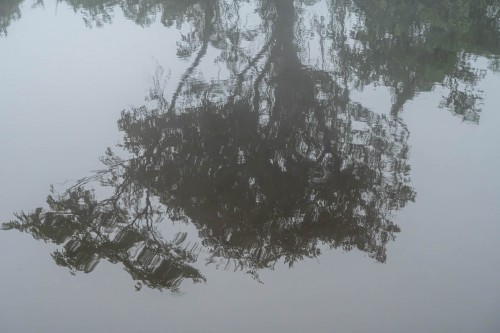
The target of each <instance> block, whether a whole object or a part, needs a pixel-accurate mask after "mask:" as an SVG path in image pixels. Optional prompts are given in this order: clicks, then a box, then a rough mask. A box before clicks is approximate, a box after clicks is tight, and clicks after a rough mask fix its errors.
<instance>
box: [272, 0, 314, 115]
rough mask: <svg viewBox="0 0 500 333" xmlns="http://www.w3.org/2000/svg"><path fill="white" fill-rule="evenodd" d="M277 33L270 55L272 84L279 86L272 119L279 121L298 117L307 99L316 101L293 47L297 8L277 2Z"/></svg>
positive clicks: (275, 28)
mask: <svg viewBox="0 0 500 333" xmlns="http://www.w3.org/2000/svg"><path fill="white" fill-rule="evenodd" d="M274 3H275V8H276V19H275V23H274V30H275V35H276V43H275V46H274V48H273V49H272V51H271V59H272V65H271V67H272V68H271V71H272V80H273V81H274V82H273V83H274V84H275V86H276V90H275V94H274V97H275V105H274V108H273V110H272V114H271V115H270V117H271V119H274V120H276V121H279V118H281V117H282V116H283V114H282V112H283V111H285V110H286V112H287V113H289V115H291V114H293V113H295V112H296V111H297V109H298V108H300V106H301V105H304V104H307V101H306V100H307V99H309V98H311V97H313V96H312V95H311V94H312V93H313V90H312V85H311V82H310V80H309V78H308V77H307V76H306V72H305V71H304V69H303V66H302V63H301V61H300V59H299V56H298V54H297V48H296V47H295V44H294V37H295V34H294V24H295V8H294V4H293V1H289V0H276V1H275V2H274Z"/></svg>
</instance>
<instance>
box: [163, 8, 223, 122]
mask: <svg viewBox="0 0 500 333" xmlns="http://www.w3.org/2000/svg"><path fill="white" fill-rule="evenodd" d="M213 17H214V13H213V8H212V5H211V4H210V2H208V4H207V8H206V9H205V26H204V28H203V44H202V46H201V48H200V50H199V51H198V54H197V55H196V58H195V59H194V61H193V63H192V64H191V66H189V68H188V69H187V70H186V72H185V73H184V74H183V75H182V77H181V79H180V80H179V84H178V85H177V89H175V92H174V94H173V95H172V100H171V102H170V107H169V108H168V112H169V113H170V112H173V111H174V109H175V103H176V102H177V98H178V97H179V94H180V93H181V91H182V88H184V85H185V84H186V81H187V79H188V78H189V76H191V74H192V73H193V72H194V70H195V69H196V67H198V65H199V64H200V62H201V59H202V58H203V57H204V56H205V54H206V53H207V49H208V44H209V42H210V36H211V35H212V32H213V22H212V21H213Z"/></svg>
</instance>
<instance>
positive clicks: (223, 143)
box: [4, 0, 498, 291]
mask: <svg viewBox="0 0 500 333" xmlns="http://www.w3.org/2000/svg"><path fill="white" fill-rule="evenodd" d="M68 2H69V3H71V4H72V5H73V7H74V8H87V7H85V6H90V7H88V8H90V9H91V10H96V12H95V13H93V14H92V15H90V16H89V17H90V21H92V20H93V21H94V22H96V23H99V22H106V20H107V19H106V17H111V16H109V15H108V14H106V13H109V12H108V10H110V9H112V8H114V6H121V7H122V9H123V11H124V12H125V13H126V15H127V17H130V18H134V20H136V22H138V23H140V24H148V22H150V18H151V17H152V16H154V15H156V13H161V20H162V22H163V23H164V24H166V25H169V24H170V25H171V24H173V23H174V22H175V23H176V24H178V25H179V27H180V25H181V24H184V23H186V22H189V27H190V29H188V30H186V29H184V30H181V31H182V37H181V41H180V42H179V43H178V50H177V55H178V56H179V57H184V58H186V59H191V61H192V63H191V65H190V66H188V68H187V70H186V72H185V73H184V75H182V77H181V78H180V80H179V82H177V85H176V86H175V88H173V89H172V94H171V95H172V96H171V97H170V98H168V99H167V98H166V97H165V96H164V91H163V89H162V87H161V85H160V84H159V82H160V79H159V78H158V77H157V80H156V81H155V84H154V86H153V87H152V89H151V94H150V97H151V100H152V101H153V102H156V105H155V106H154V107H151V106H149V107H148V106H142V107H137V108H131V109H130V110H126V111H124V112H123V113H122V116H121V118H120V120H119V121H118V126H119V128H120V130H121V131H123V133H124V140H123V143H122V148H123V149H124V150H125V151H126V152H128V153H129V154H130V158H127V159H122V158H120V157H119V155H118V154H116V153H114V152H113V151H111V150H108V152H107V153H106V155H105V156H104V157H103V162H104V164H105V166H106V167H105V169H103V170H102V171H99V172H97V173H96V174H95V175H93V176H92V177H88V178H85V179H82V180H81V181H80V182H78V183H77V184H76V185H75V186H73V187H71V188H69V189H67V191H66V192H65V193H63V194H62V195H56V194H52V195H51V196H49V198H48V209H46V210H42V209H37V210H35V211H34V212H33V213H30V214H25V213H21V214H18V215H17V220H15V221H12V222H10V223H7V224H4V228H6V229H17V230H20V231H24V232H27V233H29V234H31V235H33V237H35V238H36V239H42V240H44V241H49V242H54V243H56V244H63V247H62V250H61V251H56V252H55V253H54V254H53V257H54V259H55V261H56V263H57V264H59V265H62V266H66V267H68V268H69V269H70V270H71V271H72V272H75V271H85V272H90V271H92V270H93V269H94V268H95V266H96V265H97V263H98V261H99V260H100V259H106V260H108V261H110V262H113V263H121V264H122V265H123V266H124V267H125V269H126V270H127V271H128V272H129V274H130V275H131V276H132V277H133V278H134V279H135V280H138V281H139V284H138V287H140V286H141V285H143V284H144V285H147V286H149V287H153V288H159V289H163V288H165V289H169V290H174V291H176V290H178V289H179V287H180V284H181V282H182V281H183V280H184V279H189V280H192V281H195V282H200V281H204V280H205V278H204V277H203V275H202V274H201V272H200V271H199V270H200V269H201V268H200V267H198V266H197V262H199V261H200V260H199V259H198V258H199V257H200V256H201V257H203V258H204V260H205V262H208V263H212V262H216V263H217V264H220V265H224V267H233V268H235V269H240V270H243V271H246V272H249V273H250V274H252V275H253V276H255V277H256V278H258V272H259V271H260V270H262V269H267V268H272V267H273V266H274V265H275V264H276V262H278V261H284V262H286V263H288V264H289V265H293V263H294V262H296V261H298V260H302V259H304V258H310V257H315V256H317V255H319V254H320V249H321V248H323V247H329V248H339V249H343V250H346V251H348V250H351V249H358V250H359V251H362V252H364V253H366V254H367V255H368V256H370V257H372V258H374V259H375V260H377V261H379V262H385V261H386V246H387V244H388V242H390V241H392V240H393V239H394V237H395V234H396V233H397V232H399V227H398V226H397V225H396V224H394V222H393V217H394V216H393V215H394V213H395V212H396V211H397V210H399V209H400V208H402V207H404V206H405V205H406V204H407V203H408V202H409V201H412V200H414V198H415V193H414V191H413V189H412V188H411V187H410V185H409V170H410V167H409V165H408V150H409V149H408V143H407V141H408V136H409V133H408V130H407V128H406V126H405V125H404V123H403V122H402V120H401V118H400V115H399V109H400V108H401V107H402V106H403V105H404V103H405V102H406V101H408V100H409V99H411V98H413V97H414V96H415V94H417V93H418V92H419V91H425V90H429V89H431V88H432V87H433V86H434V84H435V83H442V84H445V85H446V86H447V87H448V88H449V91H450V95H449V96H448V97H447V98H446V99H445V100H444V102H443V104H444V105H446V106H449V107H451V108H452V110H453V111H454V112H455V113H456V114H460V115H462V116H463V117H464V119H465V120H468V121H472V122H476V121H478V119H479V118H478V107H477V100H478V98H479V97H480V96H479V95H478V94H477V92H476V91H475V90H474V88H475V86H476V85H477V82H478V80H479V79H480V78H481V75H482V73H479V72H478V71H476V70H475V69H473V68H472V66H471V65H470V62H468V59H469V57H470V55H468V54H469V53H468V52H472V51H477V50H480V51H481V52H483V53H485V54H486V53H488V52H491V54H496V53H497V49H496V48H497V47H498V45H496V44H494V43H496V42H497V41H498V31H497V30H493V32H491V33H490V34H489V35H487V36H486V35H485V41H486V42H485V44H483V43H482V42H480V41H477V39H473V38H472V37H467V36H469V35H470V36H475V35H476V34H477V33H479V32H478V31H483V29H487V28H491V27H492V26H494V25H495V24H498V23H495V22H497V21H495V19H496V20H498V6H496V4H497V2H495V1H482V2H480V4H479V2H478V4H472V3H469V2H467V1H462V2H461V3H463V4H462V5H463V6H466V7H467V6H469V7H467V8H468V9H467V10H465V9H463V8H462V7H460V8H462V9H461V11H460V10H459V11H458V14H457V15H461V16H460V17H461V18H462V19H463V20H464V21H465V23H463V24H461V25H458V24H456V22H455V21H454V20H451V21H450V22H448V21H442V20H441V19H440V18H441V17H442V16H443V15H445V13H444V10H443V9H442V8H441V7H439V6H438V5H435V4H434V3H427V2H425V3H424V4H422V7H418V9H419V11H417V13H418V15H416V16H412V18H411V20H409V21H408V23H405V22H407V21H405V20H402V18H403V17H405V15H408V13H409V12H408V10H409V9H408V8H409V7H412V6H413V2H411V1H399V2H397V4H396V3H394V4H392V3H387V2H385V1H384V2H380V3H379V2H370V1H354V0H353V1H347V0H342V1H340V0H338V1H333V2H331V5H328V6H327V12H328V16H327V17H325V16H321V15H315V14H314V10H313V9H311V8H313V7H314V6H319V4H321V2H319V1H309V2H307V3H302V2H300V1H296V2H292V1H287V0H261V1H254V2H247V3H246V4H247V5H249V4H252V5H254V8H253V11H248V10H247V12H252V13H255V15H257V16H258V19H259V21H258V23H255V24H253V25H249V24H242V23H241V21H243V20H242V18H241V17H240V14H241V8H240V6H242V5H243V2H239V1H232V2H222V1H219V0H207V1H190V2H189V1H188V2H178V1H172V0H171V1H166V2H165V1H162V2H159V3H153V1H151V2H149V1H140V2H129V1H127V2H121V1H114V2H109V3H106V4H101V3H100V5H98V6H94V5H91V4H89V3H88V2H86V1H82V0H80V1H68ZM101 5H102V6H101ZM124 6H125V7H124ZM308 6H312V7H308ZM412 8H413V7H412ZM464 8H465V7H464ZM90 9H89V10H90ZM323 9H324V8H323V7H320V10H323ZM431 9H435V12H432V11H430V10H431ZM429 11H430V13H434V14H436V15H437V18H436V17H434V16H432V15H430V14H429ZM387 12H393V13H394V15H390V16H389V17H387V15H386V16H384V17H385V18H384V19H381V17H382V13H387ZM311 13H313V14H311ZM106 15H108V16H106ZM348 15H351V17H347V16H348ZM429 15H430V16H429ZM445 16H446V15H445ZM482 16H485V17H487V18H488V19H484V20H482V21H481V22H482V23H481V25H479V26H477V25H475V23H474V22H477V20H478V19H479V18H480V17H482ZM467 18H469V20H467ZM400 19H401V20H402V21H401V22H399V20H400ZM90 21H89V22H90ZM349 24H350V25H354V26H355V27H354V28H348V25H349ZM356 24H358V25H356ZM439 24H441V26H440V25H439ZM443 26H444V27H443ZM455 26H456V27H455ZM458 27H460V29H463V30H464V31H462V30H460V29H458ZM450 28H455V30H454V31H452V32H450V31H449V29H450ZM474 29H478V30H474ZM471 30H474V31H471ZM186 31H187V32H186ZM315 36H317V37H318V38H316V37H315ZM466 37H467V38H466ZM433 38H435V39H433ZM442 38H446V39H447V43H448V44H443V43H439V42H438V41H439V40H441V39H442ZM453 38H455V39H453ZM314 43H317V44H318V45H319V47H318V50H319V51H318V52H316V54H313V55H311V51H310V48H311V46H310V45H311V44H314ZM209 48H212V49H214V50H218V51H219V53H218V56H217V58H216V60H217V61H218V62H220V63H222V64H224V65H225V66H226V69H227V72H228V73H229V75H228V78H227V79H221V80H217V81H210V80H207V79H204V78H203V76H202V75H197V78H196V79H193V76H194V74H195V73H196V72H202V71H201V70H200V68H199V67H200V63H201V61H202V59H203V58H204V57H205V56H206V54H207V50H208V49H209ZM437 69H439V70H437ZM369 84H384V85H385V86H387V87H390V88H391V89H392V93H393V106H392V110H391V112H389V113H388V114H387V115H384V114H376V113H374V112H372V111H370V110H368V109H367V108H365V107H363V105H361V104H359V103H356V102H354V101H352V100H351V98H350V96H349V95H350V91H351V90H352V89H361V88H363V87H364V86H366V85H369ZM94 182H98V183H99V184H100V185H101V186H103V187H104V188H108V189H111V190H112V194H111V195H109V196H107V197H105V198H104V199H103V198H97V195H94V193H93V192H92V190H89V188H92V187H93V186H94ZM172 221H173V222H174V223H187V224H189V225H190V226H194V228H195V229H196V232H195V234H193V233H192V232H191V233H189V232H175V233H172V232H171V231H169V229H168V227H165V226H166V225H170V224H171V222H172ZM197 267H198V268H197Z"/></svg>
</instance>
